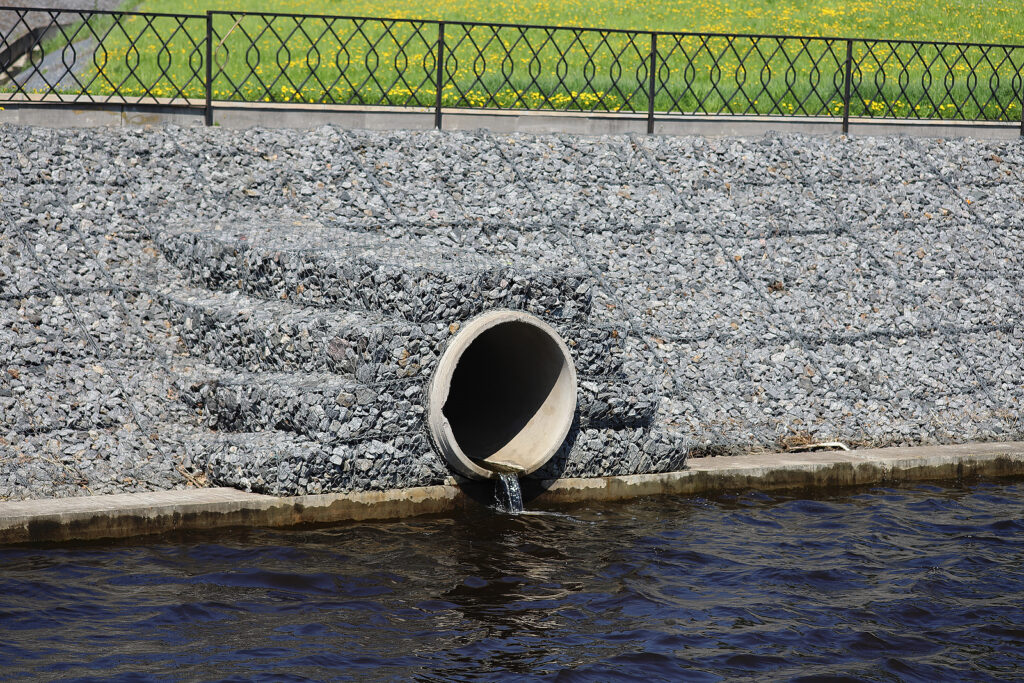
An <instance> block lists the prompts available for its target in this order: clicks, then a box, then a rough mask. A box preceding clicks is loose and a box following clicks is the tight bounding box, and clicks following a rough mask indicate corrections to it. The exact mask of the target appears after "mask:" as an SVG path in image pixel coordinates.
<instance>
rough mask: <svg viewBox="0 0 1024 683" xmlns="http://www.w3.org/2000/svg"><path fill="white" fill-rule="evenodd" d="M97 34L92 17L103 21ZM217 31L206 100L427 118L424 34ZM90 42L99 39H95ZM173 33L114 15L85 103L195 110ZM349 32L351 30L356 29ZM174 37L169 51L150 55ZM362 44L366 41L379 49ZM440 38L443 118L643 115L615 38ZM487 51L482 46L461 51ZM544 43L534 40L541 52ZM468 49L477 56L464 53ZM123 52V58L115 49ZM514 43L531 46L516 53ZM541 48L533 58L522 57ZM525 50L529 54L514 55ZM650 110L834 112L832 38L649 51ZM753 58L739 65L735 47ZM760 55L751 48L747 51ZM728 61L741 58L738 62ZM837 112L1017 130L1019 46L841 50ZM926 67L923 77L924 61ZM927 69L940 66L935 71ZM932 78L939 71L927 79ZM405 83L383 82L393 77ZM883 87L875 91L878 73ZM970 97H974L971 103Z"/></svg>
mask: <svg viewBox="0 0 1024 683" xmlns="http://www.w3.org/2000/svg"><path fill="white" fill-rule="evenodd" d="M247 5H248V3H240V2H233V3H229V2H221V3H202V2H175V3H172V2H168V1H165V0H150V1H147V2H143V3H142V4H141V5H140V6H139V7H138V9H140V10H145V11H173V12H186V13H202V12H205V10H206V9H216V10H224V9H242V8H246V9H248V10H249V11H252V9H251V8H248V7H247ZM637 5H638V3H626V2H613V1H609V0H605V1H598V2H579V1H575V2H574V1H570V2H555V1H554V0H552V1H551V2H527V3H515V4H514V5H513V4H512V3H504V2H501V1H500V0H499V1H497V2H488V3H483V2H460V3H454V2H440V3H431V4H424V3H412V2H407V1H403V0H397V1H395V2H388V3H384V2H377V1H367V0H357V1H356V2H350V3H336V2H313V1H312V0H310V1H299V0H293V1H291V2H287V1H283V2H268V3H264V4H261V5H260V6H259V9H260V10H262V11H276V12H283V13H310V14H316V13H323V14H342V13H344V14H351V15H359V16H392V17H419V18H428V19H429V18H433V19H437V18H443V19H446V20H450V21H455V20H464V21H494V22H518V23H541V24H559V25H584V26H607V27H620V28H636V29H647V30H650V29H657V30H662V31H708V32H737V33H750V32H753V33H787V34H806V35H844V36H879V37H884V38H919V39H941V40H958V41H959V40H964V41H981V42H1004V43H1014V44H1024V12H1021V11H1020V9H1019V4H1018V3H1012V2H1005V1H1003V0H998V1H997V0H988V1H982V2H975V3H966V2H947V3H943V8H944V10H945V11H939V10H938V9H936V7H935V6H934V5H933V4H932V3H928V2H924V1H911V0H897V2H894V3H888V4H886V3H867V2H841V1H835V2H825V3H809V2H794V1H793V0H790V1H788V2H784V1H773V0H751V1H750V2H743V3H740V2H736V1H735V0H730V1H728V2H726V1H717V2H716V1H713V0H704V1H701V2H692V3H678V2H675V3H672V2H670V3H657V4H656V5H655V6H652V7H648V8H646V9H643V10H637V9H636V7H637ZM103 21H104V20H100V23H102V22H103ZM266 27H267V24H266V22H265V21H264V20H263V19H261V18H259V17H244V18H242V17H238V16H231V15H217V16H216V18H215V24H214V28H215V35H216V36H217V37H216V39H215V46H216V48H217V49H216V51H215V55H214V56H215V59H214V64H215V76H216V77H215V80H214V87H213V90H214V99H217V100H244V101H272V102H297V101H298V102H340V103H358V104H378V103H386V104H400V105H414V106H433V104H434V102H435V97H436V91H435V86H434V79H435V76H436V64H435V62H434V56H433V49H432V45H433V44H434V42H435V41H436V34H437V28H436V26H435V25H433V24H418V25H410V24H398V25H393V26H390V27H389V28H390V31H391V33H390V34H388V33H386V32H385V29H384V27H383V26H382V25H380V24H379V23H369V24H363V25H356V24H354V23H352V22H348V21H339V22H331V21H329V20H323V19H307V20H304V21H302V22H301V23H300V24H296V22H294V21H292V20H290V19H275V20H273V22H272V23H271V28H272V30H270V31H267V30H265V29H266ZM104 28H105V27H104ZM178 28H179V27H178V26H177V23H176V22H174V21H173V20H171V19H157V20H155V21H154V22H153V23H152V24H146V23H145V22H144V21H143V20H142V19H141V18H132V19H127V20H126V21H124V22H123V23H122V25H121V26H120V27H118V28H117V29H116V30H115V32H114V33H113V34H112V37H111V39H110V40H108V41H106V44H105V46H106V48H107V53H106V55H105V58H104V59H100V60H99V63H98V65H97V66H96V67H94V68H92V69H90V70H89V71H88V72H87V77H88V78H90V79H92V78H94V77H95V80H93V81H92V86H91V87H90V88H89V92H90V93H92V94H97V95H104V94H108V93H110V92H113V90H114V89H115V88H117V89H118V91H119V92H122V93H129V94H139V95H141V94H144V93H145V92H146V88H145V87H144V86H146V85H149V86H150V87H149V88H148V91H149V92H150V93H151V94H154V95H156V96H161V97H171V96H186V97H192V98H202V97H204V95H205V91H204V85H203V75H204V74H203V66H202V58H203V56H204V55H203V51H202V50H198V51H197V50H196V49H195V45H194V43H198V42H199V41H201V40H202V37H203V35H204V31H205V24H204V21H202V20H195V21H193V22H191V23H189V24H188V27H187V28H188V31H187V34H186V33H185V32H182V31H180V30H178V31H177V32H176V33H175V29H178ZM360 29H361V31H360ZM172 33H174V37H173V38H172V39H171V41H170V44H169V46H168V48H167V49H164V50H161V49H160V47H159V45H160V44H161V42H162V41H163V40H164V39H166V37H167V36H169V35H171V34H172ZM378 39H380V41H379V42H377V41H378ZM551 39H552V37H551V35H550V34H548V33H547V32H544V31H541V30H529V31H526V32H520V31H518V30H512V29H502V30H501V31H499V32H498V34H497V35H495V34H494V33H493V32H491V31H490V30H488V29H484V28H466V27H463V26H459V25H449V26H448V27H447V28H446V47H447V49H448V52H447V54H446V79H445V83H446V85H445V87H444V89H443V90H442V103H443V104H444V105H445V106H461V107H466V106H469V107H516V108H531V109H536V108H541V109H556V110H569V109H585V110H589V109H597V110H608V111H618V110H624V111H628V110H634V111H646V110H647V107H648V96H647V88H648V76H647V67H648V64H649V52H650V38H649V36H646V35H643V36H639V37H634V38H632V39H631V38H630V37H629V36H627V35H625V34H616V33H599V32H588V33H584V34H573V33H570V32H559V33H557V34H555V36H554V41H555V43H557V45H555V44H552V43H551V42H550V41H551ZM488 40H490V41H491V43H490V45H489V46H488V47H487V48H485V49H484V50H482V53H483V54H482V55H481V50H480V49H479V48H478V47H477V46H478V45H482V44H483V43H485V42H486V41H488ZM545 40H547V41H549V42H547V43H545ZM473 41H476V45H474V44H473ZM133 42H134V43H135V45H136V47H135V48H133V47H131V43H133ZM527 43H529V45H528V44H527ZM540 45H544V47H542V48H540V49H537V48H536V46H540ZM530 46H534V47H530ZM658 47H659V50H658V52H659V56H660V61H659V70H658V79H657V80H658V88H657V91H656V97H655V102H654V108H655V110H657V111H676V112H686V113H690V112H701V111H706V112H712V113H719V112H730V113H741V114H789V113H798V114H799V113H807V114H811V115H837V114H841V112H842V95H843V93H842V86H841V84H842V77H843V60H844V58H845V51H846V44H845V42H835V43H825V42H819V41H814V42H801V41H797V40H787V41H783V42H781V43H780V42H778V41H774V40H761V41H752V40H749V39H738V40H736V41H733V42H730V41H729V40H728V39H725V38H715V39H711V40H709V41H702V40H701V39H698V38H694V37H685V38H674V37H669V36H661V37H659V46H658ZM752 48H753V49H754V51H753V52H750V53H749V54H748V51H750V50H752ZM758 51H759V52H758ZM741 56H742V57H743V58H742V59H741ZM853 56H854V64H855V68H854V74H853V75H854V84H855V89H854V93H853V95H854V96H853V98H852V104H851V114H852V115H853V116H860V115H876V116H877V115H890V116H891V115H895V116H916V117H921V118H956V117H966V118H976V119H989V120H999V119H1004V120H1019V118H1020V115H1021V108H1020V94H1019V93H1017V92H1014V90H1013V86H1014V77H1015V75H1016V77H1017V80H1018V82H1019V81H1020V79H1021V78H1024V48H1017V49H1014V50H1005V49H994V50H987V51H986V50H985V49H982V48H970V49H967V50H960V49H959V48H944V49H941V50H937V49H936V48H933V47H924V48H921V47H919V46H913V45H900V44H874V45H871V46H870V47H869V46H868V45H866V44H864V43H859V42H858V43H854V55H853ZM927 64H932V65H933V66H932V75H933V78H932V80H931V81H929V80H927V77H926V75H925V68H924V67H925V65H927ZM939 67H941V68H939ZM936 69H938V70H936ZM400 74H401V75H402V76H404V78H399V75H400ZM882 75H884V76H885V79H884V80H883V79H882V78H881V76H882ZM972 93H973V97H972Z"/></svg>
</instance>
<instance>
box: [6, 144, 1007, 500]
mask: <svg viewBox="0 0 1024 683" xmlns="http://www.w3.org/2000/svg"><path fill="white" fill-rule="evenodd" d="M0 230H2V233H0V289H2V296H0V361H2V370H3V377H2V379H0V499H21V498H38V497H47V496H70V495H87V494H96V493H113V492H124V491H143V490H161V489H170V488H179V487H186V486H214V485H221V486H223V485H227V486H234V487H238V488H242V489H246V490H253V491H258V492H264V493H273V494H304V493H320V492H336V491H359V490H380V489H389V488H400V487H408V486H428V485H433V484H439V483H443V482H445V481H447V480H450V477H451V473H450V471H449V470H448V468H447V466H446V465H445V463H444V461H443V460H442V459H441V458H440V457H439V456H437V455H436V454H434V452H433V451H432V450H431V448H430V446H429V443H428V439H427V438H426V436H425V432H424V426H423V411H424V398H423V391H424V387H425V384H426V382H427V380H428V378H429V375H430V373H431V371H432V369H433V367H434V364H435V363H436V361H437V358H438V357H439V354H440V353H441V351H442V350H443V349H444V347H445V344H446V343H447V341H448V340H449V339H450V338H451V336H452V335H453V334H456V333H457V332H458V329H459V327H460V325H462V324H464V323H465V321H467V320H468V319H470V318H471V317H472V316H474V315H475V314H477V313H480V312H482V311H484V310H488V309H493V308H512V309H521V310H526V311H529V312H531V313H534V314H535V315H538V316H540V317H541V318H543V319H544V320H545V321H547V322H548V323H549V324H550V325H552V326H553V327H554V328H555V329H556V330H557V331H558V332H559V333H560V334H561V335H562V336H563V338H565V339H566V341H567V343H568V345H569V347H570V350H571V351H572V353H573V356H574V361H575V364H576V368H577V371H578V373H579V378H580V392H579V399H578V411H577V412H578V414H577V419H576V421H575V424H574V426H573V429H572V431H571V432H570V436H569V439H568V441H567V442H566V444H565V446H564V447H563V449H562V451H561V452H560V453H559V454H558V455H557V456H556V457H555V458H554V459H553V460H552V462H550V463H549V464H548V465H547V466H546V467H545V468H543V469H542V470H540V471H538V472H536V473H535V474H534V475H532V476H534V477H540V478H549V477H555V476H573V477H581V476H582V477H586V476H604V475H627V474H636V473H650V472H662V471H669V470H673V469H677V468H678V467H679V466H680V465H681V464H682V463H683V461H684V460H685V458H687V457H694V456H700V455H705V454H720V453H736V452H744V451H752V450H759V449H776V448H780V447H783V448H784V447H787V446H795V445H800V444H804V443H813V442H820V441H842V442H845V443H847V444H849V445H851V446H853V445H871V446H883V445H911V444H931V443H961V442H966V441H993V440H1011V439H1020V438H1021V436H1022V427H1021V425H1020V417H1021V411H1022V401H1024V371H1022V368H1024V317H1022V309H1024V303H1022V302H1024V279H1022V275H1024V256H1022V254H1021V249H1020V244H1021V238H1022V236H1024V144H1022V143H1020V142H1017V141H1014V142H1003V143H996V142H980V141H974V140H957V141H942V140H924V141H922V140H913V139H893V138H860V139H843V138H813V137H801V136H777V135H770V136H767V137H764V138H757V139H699V138H664V137H635V138H630V137H609V138H582V137H572V136H524V135H511V136H505V135H493V134H485V133H476V134H463V133H434V132H431V133H412V132H395V133H370V132H347V131H342V130H338V129H335V128H329V127H325V128H320V129H317V130H313V131H289V130H273V131H271V130H259V129H253V130H247V131H228V130H220V129H216V128H213V129H174V128H167V129H148V130H147V129H89V130H52V129H40V128H24V127H13V126H0Z"/></svg>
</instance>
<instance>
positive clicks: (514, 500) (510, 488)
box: [494, 472, 523, 515]
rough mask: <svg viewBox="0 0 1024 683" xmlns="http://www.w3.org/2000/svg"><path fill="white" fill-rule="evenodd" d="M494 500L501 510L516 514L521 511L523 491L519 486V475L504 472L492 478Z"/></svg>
mask: <svg viewBox="0 0 1024 683" xmlns="http://www.w3.org/2000/svg"><path fill="white" fill-rule="evenodd" d="M494 502H495V505H496V507H497V508H498V510H499V511H501V512H507V513H509V514H512V515H518V514H519V513H520V512H522V511H523V492H522V489H520V488H519V477H517V476H516V475H515V474H512V473H509V472H504V473H501V474H499V475H498V478H497V479H495V480H494Z"/></svg>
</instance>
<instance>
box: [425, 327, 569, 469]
mask: <svg viewBox="0 0 1024 683" xmlns="http://www.w3.org/2000/svg"><path fill="white" fill-rule="evenodd" d="M563 362H564V360H563V357H562V353H561V350H560V349H559V347H558V345H557V344H556V343H555V341H554V340H552V339H551V338H550V337H548V336H547V335H546V334H545V333H544V332H543V331H542V330H540V329H539V328H537V327H535V326H533V325H528V324H526V323H519V322H508V323H502V324H501V325H496V326H494V327H492V328H491V329H489V330H487V331H486V332H484V333H483V334H481V335H480V336H479V337H477V338H476V339H474V340H473V342H472V344H470V345H469V347H468V348H466V350H465V351H464V352H463V353H462V357H461V358H460V359H459V364H458V365H457V366H456V367H455V372H454V373H452V380H451V385H450V388H449V391H448V400H447V402H446V403H445V405H444V409H443V410H444V415H445V417H446V418H448V422H449V424H450V425H451V429H452V434H453V435H454V436H455V440H456V441H457V442H458V444H459V447H460V448H462V452H463V453H465V454H466V455H467V456H469V457H470V458H475V459H478V460H482V459H484V458H486V457H488V456H490V455H493V454H495V453H497V452H498V451H499V450H501V448H502V447H503V446H505V445H506V444H508V443H509V442H510V441H511V440H512V439H513V438H515V436H516V435H517V434H519V432H520V431H522V429H523V427H525V426H526V424H527V422H529V421H530V418H532V417H533V416H534V415H535V414H536V413H537V411H538V410H539V409H540V407H541V406H542V405H543V404H544V401H545V399H547V397H548V395H549V394H550V393H551V390H552V388H554V386H555V383H556V382H557V380H558V376H559V373H560V372H561V370H562V365H563Z"/></svg>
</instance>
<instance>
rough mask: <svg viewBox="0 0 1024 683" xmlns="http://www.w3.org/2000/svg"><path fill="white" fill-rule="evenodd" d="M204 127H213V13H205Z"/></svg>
mask: <svg viewBox="0 0 1024 683" xmlns="http://www.w3.org/2000/svg"><path fill="white" fill-rule="evenodd" d="M206 125H208V126H212V125H213V12H212V11H210V10H207V12H206Z"/></svg>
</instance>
